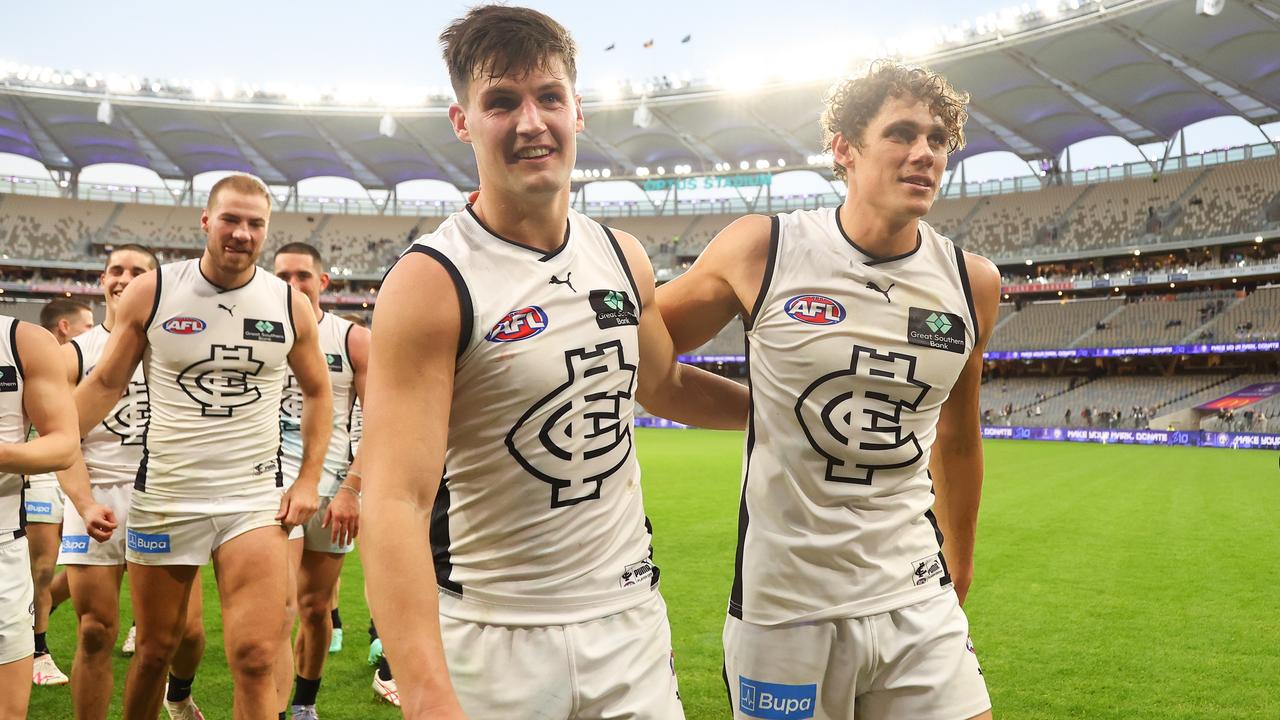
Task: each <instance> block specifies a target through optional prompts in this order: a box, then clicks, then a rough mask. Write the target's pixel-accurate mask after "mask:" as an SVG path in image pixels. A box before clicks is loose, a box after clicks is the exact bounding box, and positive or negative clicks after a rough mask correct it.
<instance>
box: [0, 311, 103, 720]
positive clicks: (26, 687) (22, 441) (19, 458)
mask: <svg viewBox="0 0 1280 720" xmlns="http://www.w3.org/2000/svg"><path fill="white" fill-rule="evenodd" d="M29 426H34V427H35V429H36V430H37V431H38V432H39V437H36V438H34V439H32V440H27V435H28V427H29ZM79 454H80V453H79V432H78V431H77V429H76V412H75V405H74V404H73V403H72V402H71V394H70V392H69V391H68V386H67V383H66V380H65V378H63V377H62V373H61V365H60V364H59V361H58V343H57V341H55V340H54V338H53V337H52V336H51V335H50V334H49V332H48V331H46V330H44V329H43V328H40V327H37V326H35V325H31V324H30V323H24V322H19V321H18V320H15V319H14V318H11V317H8V316H4V315H0V720H23V719H24V718H26V717H27V703H28V700H29V699H30V697H31V676H32V671H31V668H32V664H33V663H32V654H33V652H34V650H35V645H34V643H33V638H32V634H31V628H32V624H33V620H34V618H33V616H32V612H33V609H32V608H33V600H34V598H33V588H32V583H31V563H30V559H29V557H28V553H27V539H26V522H25V518H24V512H23V507H22V495H23V480H22V476H23V475H26V474H36V473H46V472H53V471H56V470H62V469H64V468H66V467H68V466H70V465H71V463H72V462H73V461H74V460H75V458H76V457H77V456H78V455H79ZM63 490H64V491H65V492H66V494H67V498H68V499H69V500H71V502H72V504H73V505H74V506H75V507H76V508H77V509H78V510H79V511H80V512H82V513H83V517H84V519H85V521H86V525H87V526H88V528H89V532H90V533H91V534H92V535H93V537H94V538H95V539H97V540H99V541H101V540H106V539H108V538H110V537H111V533H112V531H113V530H114V528H115V520H114V518H113V517H112V516H111V512H110V510H108V509H107V508H105V507H103V506H101V505H98V504H97V503H95V502H94V500H93V496H92V495H91V494H90V492H89V486H88V484H87V483H82V484H75V483H72V482H69V483H67V484H66V485H64V487H63Z"/></svg>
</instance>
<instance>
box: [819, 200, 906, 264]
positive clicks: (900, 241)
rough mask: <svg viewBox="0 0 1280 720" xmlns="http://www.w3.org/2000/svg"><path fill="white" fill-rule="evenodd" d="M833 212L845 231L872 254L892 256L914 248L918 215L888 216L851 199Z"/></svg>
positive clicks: (851, 238) (879, 256)
mask: <svg viewBox="0 0 1280 720" xmlns="http://www.w3.org/2000/svg"><path fill="white" fill-rule="evenodd" d="M837 212H839V213H840V226H841V227H842V228H844V232H845V234H846V235H848V236H849V239H850V240H852V241H853V242H855V243H857V245H858V248H859V249H861V250H862V251H863V252H865V253H867V254H869V255H872V256H873V257H877V258H890V257H896V256H898V255H905V254H907V253H909V252H911V251H912V250H915V248H916V243H917V242H918V233H919V230H920V218H918V217H903V218H894V217H890V216H888V215H885V214H884V213H880V212H877V211H876V210H875V209H873V208H868V207H865V206H860V205H858V204H857V203H856V202H854V201H852V200H846V201H845V203H844V204H843V205H841V206H840V209H839V210H838V211H837Z"/></svg>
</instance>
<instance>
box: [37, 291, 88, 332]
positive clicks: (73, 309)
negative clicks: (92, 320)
mask: <svg viewBox="0 0 1280 720" xmlns="http://www.w3.org/2000/svg"><path fill="white" fill-rule="evenodd" d="M85 310H88V311H89V312H90V313H91V314H92V313H93V308H91V307H89V306H88V305H86V304H85V303H82V302H80V301H79V300H72V299H71V298H54V299H52V300H50V301H49V302H47V303H45V306H44V307H42V308H40V327H43V328H44V329H45V330H48V331H49V332H53V331H54V330H56V329H57V328H58V321H59V320H62V319H63V318H67V317H71V316H72V315H79V314H80V313H82V312H84V311H85Z"/></svg>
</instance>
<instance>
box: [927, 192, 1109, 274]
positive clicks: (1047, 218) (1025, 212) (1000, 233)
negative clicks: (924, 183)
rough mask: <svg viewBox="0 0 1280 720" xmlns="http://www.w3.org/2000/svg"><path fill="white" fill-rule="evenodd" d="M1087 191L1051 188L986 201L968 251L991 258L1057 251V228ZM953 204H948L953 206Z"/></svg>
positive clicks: (973, 223) (967, 239) (969, 234)
mask: <svg viewBox="0 0 1280 720" xmlns="http://www.w3.org/2000/svg"><path fill="white" fill-rule="evenodd" d="M1087 191H1088V187H1081V186H1071V187H1050V188H1046V189H1044V190H1041V191H1039V192H1031V193H1010V194H1008V195H995V196H992V197H988V198H985V199H984V200H983V201H982V203H981V206H980V207H979V209H978V210H977V213H976V214H975V215H974V216H973V218H972V219H970V220H969V222H968V225H967V227H968V231H967V233H966V235H965V246H966V249H968V250H971V251H973V252H977V253H980V254H982V255H988V256H992V257H1007V256H1010V255H1017V254H1022V253H1026V252H1027V251H1029V250H1031V249H1032V248H1037V247H1041V246H1043V247H1044V248H1055V247H1056V245H1057V241H1058V231H1057V228H1056V226H1057V225H1058V224H1059V223H1060V222H1061V218H1062V215H1063V213H1064V212H1066V210H1067V208H1069V207H1071V205H1072V204H1073V203H1075V201H1076V200H1077V199H1079V197H1080V196H1081V195H1082V194H1084V193H1085V192H1087ZM950 202H953V201H947V203H950Z"/></svg>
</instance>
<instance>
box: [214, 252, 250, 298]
mask: <svg viewBox="0 0 1280 720" xmlns="http://www.w3.org/2000/svg"><path fill="white" fill-rule="evenodd" d="M256 271H257V266H256V265H250V266H249V267H247V268H245V269H244V270H242V271H240V272H238V273H226V272H223V271H222V270H221V269H220V268H219V267H218V266H217V264H216V263H214V261H213V258H212V257H211V256H210V255H209V251H208V250H205V252H204V254H203V255H201V256H200V273H201V274H203V275H204V279H205V280H208V281H209V282H211V283H213V284H214V285H216V286H218V287H219V288H221V289H223V290H234V289H236V288H239V287H244V286H245V285H247V284H249V281H250V280H252V279H253V275H254V273H255V272H256Z"/></svg>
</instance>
